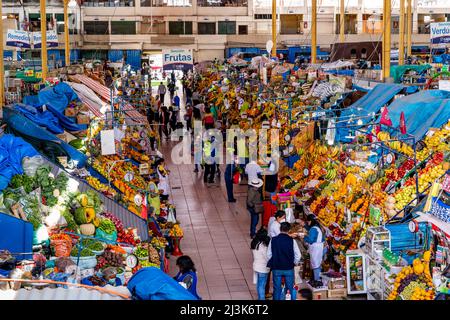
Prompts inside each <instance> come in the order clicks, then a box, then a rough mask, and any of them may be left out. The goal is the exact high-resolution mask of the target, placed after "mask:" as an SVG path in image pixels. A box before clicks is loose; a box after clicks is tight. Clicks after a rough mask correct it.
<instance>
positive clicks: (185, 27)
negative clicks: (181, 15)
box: [169, 21, 192, 34]
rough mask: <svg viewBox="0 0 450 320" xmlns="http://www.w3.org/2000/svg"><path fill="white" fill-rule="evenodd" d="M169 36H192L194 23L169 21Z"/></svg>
mask: <svg viewBox="0 0 450 320" xmlns="http://www.w3.org/2000/svg"><path fill="white" fill-rule="evenodd" d="M169 34H192V21H169Z"/></svg>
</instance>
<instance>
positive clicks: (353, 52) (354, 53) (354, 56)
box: [350, 49, 356, 59]
mask: <svg viewBox="0 0 450 320" xmlns="http://www.w3.org/2000/svg"><path fill="white" fill-rule="evenodd" d="M350 59H356V49H352V50H350Z"/></svg>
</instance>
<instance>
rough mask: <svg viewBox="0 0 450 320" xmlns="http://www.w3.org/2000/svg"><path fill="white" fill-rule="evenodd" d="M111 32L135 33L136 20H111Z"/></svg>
mask: <svg viewBox="0 0 450 320" xmlns="http://www.w3.org/2000/svg"><path fill="white" fill-rule="evenodd" d="M111 34H136V22H134V21H111Z"/></svg>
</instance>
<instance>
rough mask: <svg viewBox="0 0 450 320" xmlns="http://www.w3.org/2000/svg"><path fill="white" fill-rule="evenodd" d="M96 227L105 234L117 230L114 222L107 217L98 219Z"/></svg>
mask: <svg viewBox="0 0 450 320" xmlns="http://www.w3.org/2000/svg"><path fill="white" fill-rule="evenodd" d="M98 228H99V229H100V230H102V231H103V232H105V233H107V234H111V233H113V232H114V231H117V230H116V226H115V225H114V223H113V222H112V221H111V220H109V219H107V218H104V219H102V220H100V224H99V226H98Z"/></svg>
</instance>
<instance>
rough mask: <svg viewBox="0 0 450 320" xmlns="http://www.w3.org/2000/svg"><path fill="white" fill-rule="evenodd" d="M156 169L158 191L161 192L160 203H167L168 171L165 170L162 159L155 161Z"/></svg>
mask: <svg viewBox="0 0 450 320" xmlns="http://www.w3.org/2000/svg"><path fill="white" fill-rule="evenodd" d="M156 168H157V170H156V171H157V172H158V179H159V183H158V189H159V190H160V191H161V196H160V198H161V200H162V201H167V200H169V189H170V185H169V170H167V169H166V167H165V162H164V159H162V158H161V159H159V160H157V161H156Z"/></svg>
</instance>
